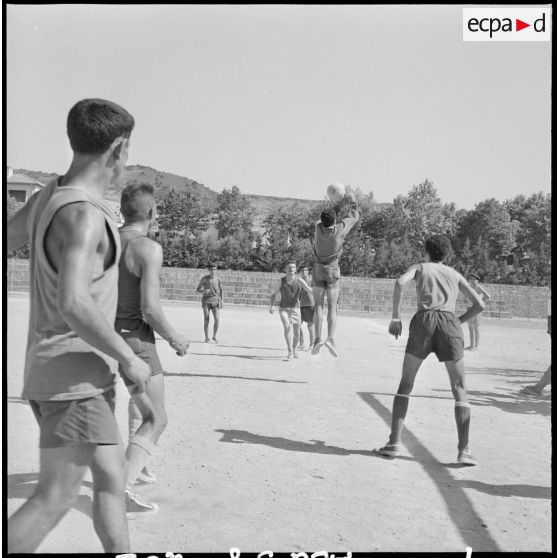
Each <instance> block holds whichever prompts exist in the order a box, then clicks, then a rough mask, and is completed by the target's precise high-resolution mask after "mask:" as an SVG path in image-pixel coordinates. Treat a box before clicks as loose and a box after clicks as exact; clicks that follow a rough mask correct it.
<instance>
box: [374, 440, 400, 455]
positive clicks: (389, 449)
mask: <svg viewBox="0 0 558 558" xmlns="http://www.w3.org/2000/svg"><path fill="white" fill-rule="evenodd" d="M378 453H379V454H380V455H384V456H385V457H399V454H400V451H399V444H390V443H389V442H388V443H387V444H386V445H385V446H384V447H383V448H380V449H379V450H378Z"/></svg>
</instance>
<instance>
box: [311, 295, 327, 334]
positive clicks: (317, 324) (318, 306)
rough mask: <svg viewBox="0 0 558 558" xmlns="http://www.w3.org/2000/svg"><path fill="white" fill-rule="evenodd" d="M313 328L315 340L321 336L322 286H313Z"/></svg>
mask: <svg viewBox="0 0 558 558" xmlns="http://www.w3.org/2000/svg"><path fill="white" fill-rule="evenodd" d="M313 293H314V330H315V334H316V336H315V340H318V341H320V340H321V336H322V321H323V319H324V297H325V288H324V287H314V288H313Z"/></svg>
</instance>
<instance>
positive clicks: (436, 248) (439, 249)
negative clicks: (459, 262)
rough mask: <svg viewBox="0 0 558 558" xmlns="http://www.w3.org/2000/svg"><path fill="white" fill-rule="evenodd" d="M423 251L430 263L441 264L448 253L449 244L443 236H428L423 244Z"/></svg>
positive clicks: (447, 239)
mask: <svg viewBox="0 0 558 558" xmlns="http://www.w3.org/2000/svg"><path fill="white" fill-rule="evenodd" d="M424 249H425V250H426V253H427V254H428V255H429V256H430V260H431V261H432V262H441V261H443V260H444V258H446V257H447V256H448V254H449V253H450V250H451V243H450V241H449V238H448V237H447V236H444V235H438V236H429V237H428V238H427V239H426V240H425V242H424Z"/></svg>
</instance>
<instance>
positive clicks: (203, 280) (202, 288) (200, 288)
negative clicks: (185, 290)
mask: <svg viewBox="0 0 558 558" xmlns="http://www.w3.org/2000/svg"><path fill="white" fill-rule="evenodd" d="M204 284H205V277H202V278H201V280H200V283H199V285H198V288H197V289H196V292H197V293H203V292H204V291H205V287H204Z"/></svg>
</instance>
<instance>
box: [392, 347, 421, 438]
mask: <svg viewBox="0 0 558 558" xmlns="http://www.w3.org/2000/svg"><path fill="white" fill-rule="evenodd" d="M422 362H423V359H421V358H417V357H416V356H413V355H411V354H409V353H405V358H404V359H403V372H402V375H401V381H400V382H399V389H398V390H397V395H396V396H395V397H394V399H393V410H392V414H391V434H390V436H389V443H390V444H399V443H400V442H401V432H402V431H403V423H404V421H405V417H406V416H407V408H408V407H409V395H410V393H411V391H413V387H414V385H415V378H416V376H417V372H418V371H419V368H420V365H421V364H422Z"/></svg>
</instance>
